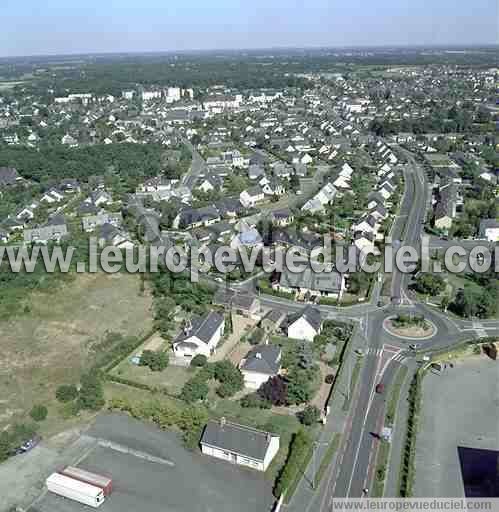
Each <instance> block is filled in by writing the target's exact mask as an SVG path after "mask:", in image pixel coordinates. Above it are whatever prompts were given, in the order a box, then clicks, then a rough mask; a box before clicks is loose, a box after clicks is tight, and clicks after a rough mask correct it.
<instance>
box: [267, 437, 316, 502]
mask: <svg viewBox="0 0 499 512" xmlns="http://www.w3.org/2000/svg"><path fill="white" fill-rule="evenodd" d="M312 449H313V442H312V439H311V438H310V436H309V435H308V434H307V433H306V432H305V430H303V429H300V430H298V432H297V433H296V434H295V435H294V436H293V440H292V441H291V444H290V447H289V455H288V458H287V460H286V464H285V465H284V467H283V468H282V470H281V472H280V474H279V476H278V477H277V480H276V483H275V486H274V495H275V496H276V497H280V496H281V495H282V494H284V495H285V500H286V501H289V499H290V498H291V497H292V495H293V492H294V490H295V488H296V485H297V484H298V482H299V481H300V478H301V476H302V473H303V471H305V469H306V467H307V464H308V461H309V460H310V456H311V454H312Z"/></svg>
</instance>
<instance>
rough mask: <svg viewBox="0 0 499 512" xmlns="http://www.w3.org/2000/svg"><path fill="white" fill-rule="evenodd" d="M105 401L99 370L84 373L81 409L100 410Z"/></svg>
mask: <svg viewBox="0 0 499 512" xmlns="http://www.w3.org/2000/svg"><path fill="white" fill-rule="evenodd" d="M104 403H105V400H104V391H103V389H102V383H101V381H100V377H99V375H98V374H97V372H91V373H87V374H86V375H82V377H81V388H80V396H79V399H78V405H79V407H80V409H90V410H93V411H98V410H99V409H101V408H102V407H103V405H104Z"/></svg>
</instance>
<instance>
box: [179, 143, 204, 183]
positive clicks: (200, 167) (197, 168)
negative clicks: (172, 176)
mask: <svg viewBox="0 0 499 512" xmlns="http://www.w3.org/2000/svg"><path fill="white" fill-rule="evenodd" d="M182 142H183V143H184V144H185V145H186V146H187V147H188V148H189V150H190V151H191V153H192V162H191V167H190V169H189V171H188V172H187V173H186V174H185V176H184V177H183V179H182V185H184V186H186V187H187V188H188V189H189V190H191V191H192V189H193V188H194V185H195V184H196V181H197V179H198V178H199V175H200V174H201V173H202V172H204V170H205V169H206V163H205V161H204V160H203V157H202V156H201V155H200V154H199V152H198V151H197V149H196V148H195V147H194V146H193V145H192V144H191V143H190V142H189V141H188V140H187V139H185V140H183V141H182Z"/></svg>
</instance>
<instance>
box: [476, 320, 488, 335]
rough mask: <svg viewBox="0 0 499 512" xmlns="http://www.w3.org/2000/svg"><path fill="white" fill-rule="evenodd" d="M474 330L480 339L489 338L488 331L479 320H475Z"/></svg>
mask: <svg viewBox="0 0 499 512" xmlns="http://www.w3.org/2000/svg"><path fill="white" fill-rule="evenodd" d="M473 329H474V330H475V332H476V333H477V335H478V337H479V338H486V337H487V331H486V330H485V328H484V325H483V324H482V323H481V322H479V321H478V320H473Z"/></svg>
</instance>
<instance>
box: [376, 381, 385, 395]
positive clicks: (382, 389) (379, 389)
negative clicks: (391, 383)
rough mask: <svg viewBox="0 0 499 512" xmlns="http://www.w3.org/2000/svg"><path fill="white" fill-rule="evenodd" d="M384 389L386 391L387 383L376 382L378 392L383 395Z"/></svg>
mask: <svg viewBox="0 0 499 512" xmlns="http://www.w3.org/2000/svg"><path fill="white" fill-rule="evenodd" d="M383 391H385V385H384V384H383V383H382V382H379V383H378V384H376V393H379V394H380V395H381V394H383Z"/></svg>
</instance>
